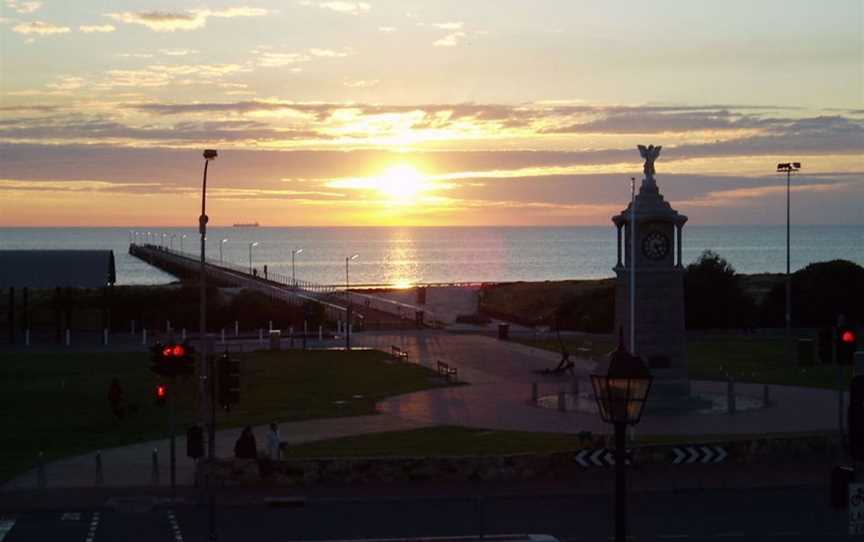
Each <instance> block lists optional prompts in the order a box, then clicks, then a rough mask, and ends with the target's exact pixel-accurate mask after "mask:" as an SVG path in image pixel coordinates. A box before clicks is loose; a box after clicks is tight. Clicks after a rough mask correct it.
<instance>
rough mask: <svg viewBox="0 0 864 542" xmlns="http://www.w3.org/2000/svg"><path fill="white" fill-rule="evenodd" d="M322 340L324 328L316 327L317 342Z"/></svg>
mask: <svg viewBox="0 0 864 542" xmlns="http://www.w3.org/2000/svg"><path fill="white" fill-rule="evenodd" d="M323 340H324V326H318V342H321V341H323Z"/></svg>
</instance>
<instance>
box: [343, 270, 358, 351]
mask: <svg viewBox="0 0 864 542" xmlns="http://www.w3.org/2000/svg"><path fill="white" fill-rule="evenodd" d="M359 256H360V255H359V254H352V255H351V256H348V257H346V258H345V320H346V321H345V350H351V292H349V291H348V287H349V286H350V285H351V283H350V281H349V280H348V262H350V261H351V260H356V259H357V258H358V257H359Z"/></svg>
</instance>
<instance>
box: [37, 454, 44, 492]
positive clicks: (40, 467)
mask: <svg viewBox="0 0 864 542" xmlns="http://www.w3.org/2000/svg"><path fill="white" fill-rule="evenodd" d="M36 485H37V486H38V487H39V489H43V488H44V487H45V485H46V480H45V454H44V453H42V452H39V455H38V456H36Z"/></svg>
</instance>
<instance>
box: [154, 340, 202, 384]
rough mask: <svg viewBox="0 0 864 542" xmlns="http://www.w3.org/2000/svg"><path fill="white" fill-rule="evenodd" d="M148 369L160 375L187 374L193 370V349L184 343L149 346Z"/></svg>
mask: <svg viewBox="0 0 864 542" xmlns="http://www.w3.org/2000/svg"><path fill="white" fill-rule="evenodd" d="M150 360H151V362H152V365H151V366H150V370H151V371H153V372H154V373H156V374H158V375H162V376H177V375H187V374H192V373H194V372H195V349H194V348H192V347H191V346H189V345H185V344H165V345H163V344H161V343H159V342H157V343H156V344H154V345H153V346H152V347H151V348H150Z"/></svg>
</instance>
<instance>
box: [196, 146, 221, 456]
mask: <svg viewBox="0 0 864 542" xmlns="http://www.w3.org/2000/svg"><path fill="white" fill-rule="evenodd" d="M217 156H218V153H217V152H216V151H215V150H213V149H207V150H205V151H204V181H203V182H202V184H201V216H199V217H198V232H199V233H200V234H201V262H200V268H199V280H198V283H199V285H200V300H199V309H200V313H199V323H200V328H201V329H200V334H199V336H200V341H201V344H200V346H201V348H200V349H199V352H200V353H201V354H200V356H199V359H198V374H200V375H201V378H200V381H199V394H200V397H201V404H200V405H199V406H200V416H201V420H202V422H203V421H204V420H206V419H207V406H208V405H210V406H211V407H212V406H213V405H215V400H214V398H213V397H212V396H211V394H210V391H212V389H213V385H212V384H213V382H212V378H211V376H212V375H211V374H210V367H209V366H208V364H207V346H208V344H207V273H206V272H205V265H206V257H207V222H208V221H209V220H210V219H209V218H208V217H207V166H208V165H209V164H210V161H211V160H215V159H216V157H217ZM213 410H214V409H213V408H211V409H210V413H211V416H210V423H209V424H207V425H208V431H207V437H208V438H207V457H208V459H209V460H210V461H212V460H213V459H214V458H215V456H216V442H215V437H216V427H215V423H216V420H215V415H214V412H213ZM202 425H203V424H202Z"/></svg>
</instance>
